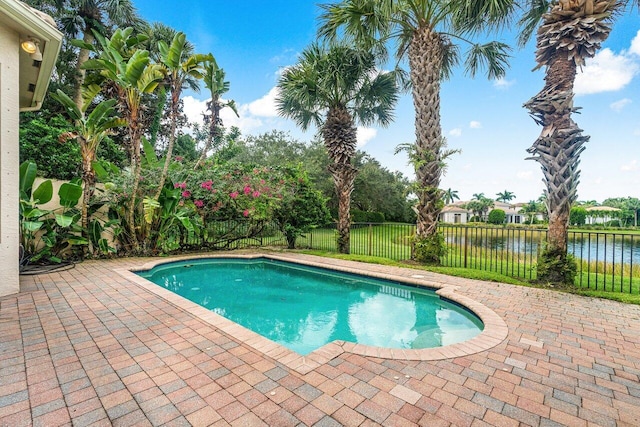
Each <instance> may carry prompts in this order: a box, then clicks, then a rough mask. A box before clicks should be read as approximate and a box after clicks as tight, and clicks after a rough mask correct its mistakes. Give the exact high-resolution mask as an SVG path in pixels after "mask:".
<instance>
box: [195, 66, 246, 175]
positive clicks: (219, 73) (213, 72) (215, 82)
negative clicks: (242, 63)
mask: <svg viewBox="0 0 640 427" xmlns="http://www.w3.org/2000/svg"><path fill="white" fill-rule="evenodd" d="M203 80H204V84H205V86H206V87H207V89H209V92H210V93H211V99H210V100H209V101H208V102H207V111H208V112H209V114H206V115H205V122H206V123H207V124H208V132H209V133H208V134H207V142H206V144H205V146H204V148H203V149H202V153H201V154H200V158H199V159H198V161H197V162H196V165H195V169H198V168H199V167H200V166H202V165H203V164H204V161H205V160H206V158H207V152H208V151H209V150H210V149H211V147H212V146H213V142H214V141H215V139H216V138H218V139H221V137H222V130H223V128H222V119H220V111H222V109H223V108H231V110H232V111H233V112H234V113H235V114H236V116H237V115H238V109H237V108H236V103H235V101H233V100H230V101H224V100H223V99H222V95H224V94H225V93H227V92H228V91H229V82H228V81H226V80H225V72H224V70H223V69H222V68H220V67H218V63H217V62H216V60H215V59H214V58H213V57H211V58H209V59H208V61H207V62H206V63H205V64H204V76H203Z"/></svg>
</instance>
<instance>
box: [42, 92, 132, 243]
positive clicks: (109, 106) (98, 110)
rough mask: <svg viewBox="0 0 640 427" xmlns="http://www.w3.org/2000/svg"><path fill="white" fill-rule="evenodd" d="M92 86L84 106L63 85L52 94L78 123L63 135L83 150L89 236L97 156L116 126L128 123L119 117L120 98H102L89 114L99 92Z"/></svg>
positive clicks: (84, 224) (84, 206)
mask: <svg viewBox="0 0 640 427" xmlns="http://www.w3.org/2000/svg"><path fill="white" fill-rule="evenodd" d="M93 89H94V90H92V88H89V89H88V91H89V92H90V93H89V94H85V96H84V97H83V98H84V99H85V101H86V102H85V103H83V108H82V109H79V108H78V106H77V105H76V104H75V103H74V102H73V100H72V99H71V98H69V97H68V96H67V95H66V94H65V93H64V92H62V91H61V90H60V89H58V91H57V92H56V93H55V94H52V95H51V96H52V97H53V98H54V99H56V100H57V101H58V102H60V103H61V104H62V105H63V106H64V108H65V109H66V111H67V115H68V116H69V118H70V119H71V121H72V122H73V125H74V128H75V129H74V130H73V131H70V132H65V133H63V134H61V135H60V140H61V141H67V140H70V139H75V140H77V141H78V143H79V144H80V153H81V155H82V183H83V187H84V188H83V194H82V207H81V215H82V216H81V218H82V220H81V225H82V233H83V234H84V235H85V237H88V235H87V233H88V229H89V215H88V207H89V202H90V201H91V198H92V197H93V193H94V192H95V185H96V173H95V171H94V169H93V164H94V162H95V161H96V160H97V159H96V153H97V151H98V146H99V145H100V143H101V142H102V141H104V139H105V138H106V137H107V136H108V135H111V134H113V133H114V129H115V128H118V127H121V126H124V125H125V124H126V122H125V121H124V120H123V119H121V118H119V117H116V114H117V112H116V109H115V105H116V104H117V101H116V100H115V99H108V100H104V101H102V102H100V103H99V104H98V105H97V106H96V107H95V108H94V109H93V110H92V111H91V112H90V113H89V115H88V116H86V112H87V106H88V105H91V101H92V99H93V97H95V95H96V94H97V93H98V89H96V88H93Z"/></svg>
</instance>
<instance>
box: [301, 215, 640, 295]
mask: <svg viewBox="0 0 640 427" xmlns="http://www.w3.org/2000/svg"><path fill="white" fill-rule="evenodd" d="M439 230H440V232H441V233H442V234H443V235H444V237H445V241H446V243H447V248H448V252H447V255H446V256H444V257H443V258H442V260H441V261H442V265H444V266H449V267H460V268H472V269H477V270H485V271H493V272H496V273H500V274H504V275H507V276H511V277H517V278H521V279H525V280H533V279H535V278H536V276H537V272H536V264H537V257H538V250H539V248H541V247H542V245H543V244H544V242H545V241H546V238H547V230H546V229H536V228H528V227H518V228H515V227H486V226H463V225H448V224H441V225H440V226H439ZM414 234H415V224H398V223H385V224H373V223H366V224H365V223H356V224H353V226H352V228H351V245H350V252H351V253H352V254H357V255H368V256H377V257H382V258H389V259H394V260H398V261H402V260H408V259H411V255H412V253H411V237H412V236H413V235H414ZM568 240H569V252H570V253H571V254H573V256H574V257H575V258H576V262H577V265H578V275H577V278H576V285H577V286H579V287H582V288H588V289H593V290H602V291H611V292H624V293H633V294H638V293H640V266H639V265H638V262H637V261H636V260H640V235H638V234H632V233H614V232H605V231H602V232H587V231H570V232H569V235H568ZM297 245H298V247H301V248H309V249H317V250H324V251H335V250H336V230H335V225H331V226H329V227H323V228H317V229H314V230H313V231H312V232H311V233H309V234H308V235H306V236H304V237H302V238H300V239H298V241H297Z"/></svg>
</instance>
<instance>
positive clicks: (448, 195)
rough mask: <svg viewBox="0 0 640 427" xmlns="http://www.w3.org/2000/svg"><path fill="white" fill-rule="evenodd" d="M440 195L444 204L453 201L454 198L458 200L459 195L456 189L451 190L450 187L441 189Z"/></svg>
mask: <svg viewBox="0 0 640 427" xmlns="http://www.w3.org/2000/svg"><path fill="white" fill-rule="evenodd" d="M442 197H443V198H444V203H445V204H449V203H453V202H455V201H456V200H460V196H458V190H452V189H451V188H448V189H446V190H445V191H443V193H442Z"/></svg>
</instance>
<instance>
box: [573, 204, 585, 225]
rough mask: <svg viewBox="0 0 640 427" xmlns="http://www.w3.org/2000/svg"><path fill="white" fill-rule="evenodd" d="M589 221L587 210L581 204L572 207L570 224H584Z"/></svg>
mask: <svg viewBox="0 0 640 427" xmlns="http://www.w3.org/2000/svg"><path fill="white" fill-rule="evenodd" d="M586 221H587V210H586V209H585V208H583V207H580V206H575V207H573V208H571V212H570V213H569V224H571V225H584V224H585V222H586Z"/></svg>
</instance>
